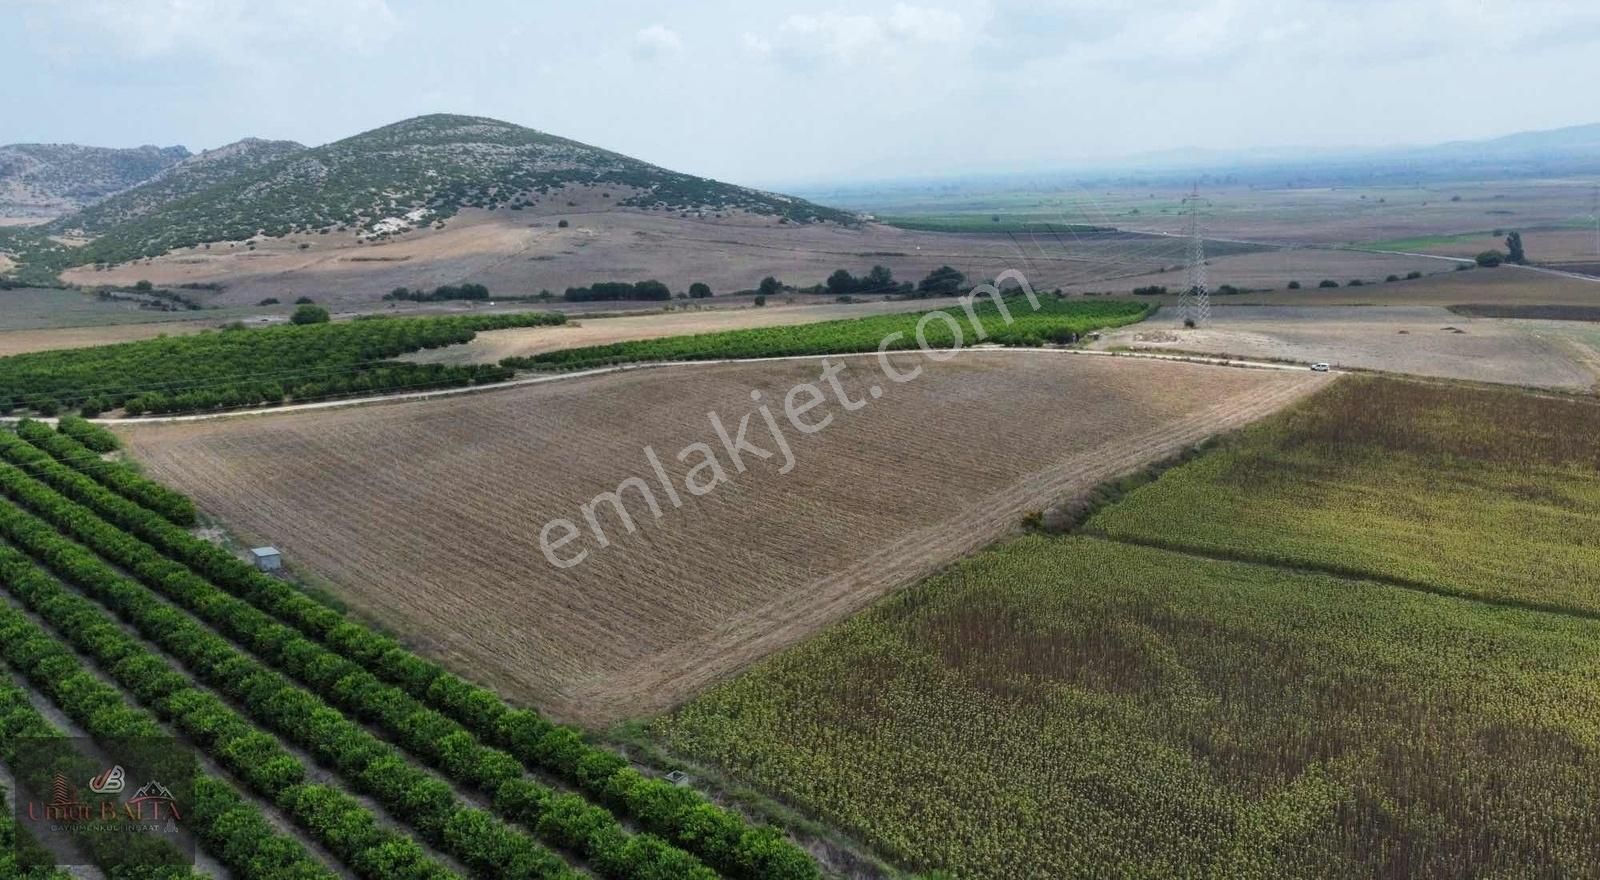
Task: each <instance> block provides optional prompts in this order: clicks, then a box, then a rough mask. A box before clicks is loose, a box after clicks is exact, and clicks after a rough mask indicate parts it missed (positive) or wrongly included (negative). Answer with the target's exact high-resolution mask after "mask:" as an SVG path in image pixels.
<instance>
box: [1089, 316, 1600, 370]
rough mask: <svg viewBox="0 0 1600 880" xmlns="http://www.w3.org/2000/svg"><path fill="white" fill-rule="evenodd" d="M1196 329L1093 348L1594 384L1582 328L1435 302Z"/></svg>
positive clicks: (1148, 327) (1148, 332) (1127, 333)
mask: <svg viewBox="0 0 1600 880" xmlns="http://www.w3.org/2000/svg"><path fill="white" fill-rule="evenodd" d="M1211 314H1212V321H1211V323H1210V324H1208V325H1207V326H1205V327H1200V328H1197V329H1192V328H1184V327H1180V326H1177V325H1176V323H1175V322H1176V315H1177V312H1176V311H1163V312H1162V315H1165V316H1167V317H1168V318H1171V319H1172V320H1168V321H1163V320H1161V319H1160V318H1157V319H1156V320H1154V321H1149V322H1146V323H1144V324H1139V325H1135V326H1130V327H1124V328H1121V329H1119V330H1115V331H1112V332H1111V333H1108V334H1106V336H1105V338H1104V339H1102V340H1101V341H1100V342H1099V343H1098V345H1099V346H1101V347H1106V348H1114V347H1128V348H1133V349H1136V350H1151V351H1161V350H1170V351H1191V352H1203V353H1206V354H1216V355H1231V356H1234V357H1239V358H1272V359H1280V360H1292V361H1301V362H1310V363H1315V362H1318V361H1326V362H1328V363H1331V364H1334V365H1335V366H1342V367H1353V368H1359V369H1367V370H1382V371H1386V372H1395V373H1410V374H1414V375H1420V376H1434V377H1439V378H1449V379H1466V380H1471V381H1477V382H1497V383H1502V384H1509V385H1534V386H1543V387H1549V388H1565V389H1572V390H1587V389H1589V388H1591V387H1593V386H1594V385H1595V383H1596V382H1600V371H1597V370H1596V360H1595V353H1594V352H1593V351H1592V350H1590V349H1589V347H1588V346H1587V344H1586V343H1585V341H1584V339H1585V326H1584V325H1582V324H1572V325H1571V326H1567V324H1569V323H1571V322H1556V321H1521V320H1504V319H1498V318H1474V317H1472V316H1470V315H1461V314H1456V313H1454V312H1451V311H1449V310H1447V309H1443V308H1439V307H1437V306H1384V307H1355V306H1304V307H1302V306H1276V305H1266V306H1228V305H1217V304H1215V302H1214V303H1213V305H1212V309H1211Z"/></svg>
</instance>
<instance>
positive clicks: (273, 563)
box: [250, 547, 283, 571]
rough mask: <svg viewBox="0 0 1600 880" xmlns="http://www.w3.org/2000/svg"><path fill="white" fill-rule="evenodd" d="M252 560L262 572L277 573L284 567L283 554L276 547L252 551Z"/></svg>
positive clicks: (259, 548)
mask: <svg viewBox="0 0 1600 880" xmlns="http://www.w3.org/2000/svg"><path fill="white" fill-rule="evenodd" d="M250 558H251V559H252V560H254V561H255V564H256V568H259V569H261V570H262V571H277V570H278V569H280V568H282V567H283V554H281V553H279V552H278V548H276V547H257V548H255V549H254V550H251V551H250Z"/></svg>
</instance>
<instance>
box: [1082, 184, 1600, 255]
mask: <svg viewBox="0 0 1600 880" xmlns="http://www.w3.org/2000/svg"><path fill="white" fill-rule="evenodd" d="M1201 194H1202V196H1204V197H1205V199H1206V200H1207V201H1208V202H1209V207H1208V209H1207V214H1206V218H1205V229H1206V233H1207V234H1208V235H1214V236H1217V237H1219V238H1244V239H1251V240H1259V241H1271V242H1280V243H1284V244H1313V245H1314V244H1324V245H1329V244H1331V245H1339V244H1360V243H1365V242H1374V241H1388V240H1393V239H1404V238H1415V237H1419V236H1435V235H1457V234H1461V233H1467V232H1490V231H1493V230H1495V229H1521V230H1547V229H1552V228H1559V227H1562V226H1566V225H1570V224H1575V223H1578V222H1581V221H1582V220H1583V219H1584V218H1586V217H1588V216H1590V215H1591V213H1592V212H1593V204H1594V202H1593V199H1594V181H1593V180H1562V179H1550V180H1517V181H1488V182H1481V183H1473V182H1461V183H1429V184H1427V185H1425V186H1341V187H1320V188H1302V187H1295V188H1284V189H1257V188H1252V187H1237V186H1236V187H1221V188H1202V193H1201ZM1152 195H1154V197H1155V199H1156V200H1158V201H1157V202H1155V204H1166V205H1170V206H1173V209H1172V210H1171V211H1170V212H1169V213H1166V214H1161V213H1157V212H1155V211H1154V210H1152V209H1151V204H1152V202H1151V201H1150V199H1151V196H1152ZM1183 195H1184V193H1182V192H1175V191H1174V192H1156V193H1153V194H1152V193H1151V192H1150V191H1148V190H1144V189H1137V190H1135V189H1124V190H1118V191H1113V192H1109V193H1105V194H1103V195H1102V194H1095V195H1094V197H1093V200H1092V201H1093V202H1094V203H1095V205H1096V207H1097V210H1096V211H1095V212H1094V214H1095V216H1101V217H1103V218H1104V222H1107V223H1111V224H1114V225H1117V226H1119V227H1121V228H1125V229H1148V230H1155V231H1163V232H1180V233H1181V232H1182V231H1183V230H1184V228H1185V226H1184V223H1185V218H1184V217H1183V216H1182V215H1181V211H1180V210H1179V209H1178V208H1177V207H1176V206H1177V203H1178V201H1179V200H1180V199H1181V198H1182V196H1183ZM1457 198H1459V199H1460V200H1459V201H1455V199H1457ZM1083 201H1085V202H1087V201H1088V200H1083ZM1132 208H1140V209H1142V210H1141V212H1140V214H1138V215H1136V216H1128V215H1127V214H1126V212H1127V211H1128V210H1129V209H1132ZM1546 234H1548V233H1546V232H1544V231H1539V232H1533V233H1528V237H1529V240H1530V242H1532V241H1537V240H1539V239H1540V238H1542V237H1543V236H1545V235H1546ZM1593 244H1594V233H1593V229H1592V227H1591V229H1590V233H1589V246H1590V252H1591V253H1592V252H1593ZM1501 246H1503V243H1502V245H1501ZM1478 250H1483V248H1479V249H1478ZM1535 250H1536V248H1534V247H1530V248H1529V255H1530V256H1534V257H1535V258H1541V259H1542V258H1543V257H1540V256H1537V255H1535V253H1534V251H1535ZM1477 252H1478V251H1473V252H1472V253H1473V254H1476V253H1477ZM1464 256H1471V254H1464Z"/></svg>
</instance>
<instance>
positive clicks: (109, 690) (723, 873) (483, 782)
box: [0, 421, 820, 880]
mask: <svg viewBox="0 0 1600 880" xmlns="http://www.w3.org/2000/svg"><path fill="white" fill-rule="evenodd" d="M20 431H21V433H20V434H11V433H0V539H3V542H4V543H3V544H0V734H3V736H0V760H5V761H6V762H7V763H8V765H9V766H12V767H15V766H17V765H16V764H14V763H13V759H14V758H15V757H16V756H15V755H12V754H9V749H11V748H12V744H13V743H14V741H15V738H16V737H18V736H23V735H26V736H30V737H32V736H56V735H59V734H60V733H62V731H60V730H58V729H56V728H54V727H53V726H52V725H51V723H50V722H49V721H48V720H47V719H44V718H43V717H42V716H40V715H39V714H38V713H37V712H36V711H35V710H34V709H33V708H32V706H31V704H30V702H29V700H28V698H27V695H26V694H24V693H23V692H21V691H20V690H15V691H13V690H7V689H6V686H7V683H8V682H9V680H10V677H11V675H12V674H14V675H16V676H18V677H19V680H24V681H26V682H27V684H28V686H29V687H31V688H32V689H33V690H34V691H35V692H37V693H38V694H39V695H40V696H41V698H42V699H45V700H48V701H49V702H50V703H52V704H53V705H54V706H55V707H56V708H57V709H59V710H60V711H61V713H63V714H64V715H65V716H66V717H67V718H70V719H71V720H72V721H73V722H74V723H76V724H77V725H78V726H80V727H81V728H82V729H83V730H84V731H85V732H86V733H87V734H88V735H89V736H90V737H92V738H93V739H95V740H96V741H97V743H99V744H100V745H101V746H104V745H105V744H106V743H109V742H114V741H116V740H117V739H118V738H123V737H129V736H142V737H148V736H153V735H162V734H165V735H170V736H181V737H183V740H182V743H183V744H182V746H180V748H183V749H187V750H192V751H193V753H194V754H195V755H196V756H199V755H204V756H205V757H207V758H209V759H210V760H211V761H212V762H214V764H215V766H216V767H217V768H219V770H220V772H219V773H217V774H215V775H212V774H200V775H198V776H197V777H196V779H195V786H194V792H195V793H194V801H193V802H192V803H185V804H184V805H183V807H184V809H185V811H186V813H187V814H188V824H189V826H190V827H191V828H193V829H194V830H195V831H196V835H197V837H198V841H199V845H200V847H201V848H202V849H204V850H205V851H206V852H207V853H208V854H209V855H211V856H212V857H213V858H215V859H216V860H217V861H218V862H219V863H221V864H222V865H223V866H224V867H226V868H227V869H228V870H229V872H230V876H232V877H234V878H236V880H325V878H326V880H332V878H334V877H338V876H346V877H356V878H361V880H380V878H382V880H391V878H407V880H447V878H456V877H473V878H480V880H499V878H507V880H513V878H514V880H536V878H563V880H565V878H577V877H600V878H609V880H657V878H669V877H670V878H691V880H714V878H717V877H724V878H736V880H774V878H776V880H785V878H792V880H812V878H818V877H820V870H819V868H818V867H817V865H816V864H815V863H814V862H813V861H812V860H811V858H810V857H809V856H807V855H806V853H805V852H804V851H803V850H802V849H801V848H800V847H799V846H798V845H797V844H795V843H794V842H792V841H791V840H790V839H789V838H788V837H787V836H786V835H785V834H784V833H783V832H782V831H780V830H778V829H776V828H774V827H771V826H767V825H758V824H753V823H751V822H749V821H747V820H746V819H745V818H744V817H743V816H742V815H740V814H739V813H736V812H733V811H730V810H727V809H725V808H722V807H719V806H716V805H714V804H712V803H710V802H709V801H708V800H707V799H706V797H705V796H704V795H702V794H701V793H700V792H698V791H696V790H694V789H692V788H685V787H680V786H676V785H673V784H671V783H670V782H667V781H666V780H663V779H659V778H653V777H649V776H646V775H644V774H641V773H640V772H639V771H637V770H636V769H634V767H633V766H632V765H631V764H630V763H629V762H628V761H627V760H626V759H625V758H623V757H622V756H621V755H619V754H616V753H614V752H611V751H608V750H606V749H604V748H602V747H599V746H596V745H593V744H591V743H590V742H588V741H586V740H585V738H584V737H583V736H582V735H581V734H580V733H579V732H578V731H576V730H574V729H572V728H568V727H564V726H560V725H556V724H553V723H551V722H549V721H547V720H546V719H544V718H542V717H541V716H540V715H538V714H537V713H536V712H533V711H530V710H526V709H516V708H513V707H512V706H510V705H508V704H506V703H505V702H504V701H503V700H501V699H500V697H498V696H497V695H496V694H494V693H493V692H491V691H488V690H486V689H484V688H481V687H478V686H476V685H473V684H471V683H469V682H467V681H465V680H463V679H461V678H459V677H457V676H456V675H454V674H452V673H450V672H447V671H446V670H444V669H443V668H442V667H440V666H439V665H437V664H435V663H433V662H431V661H428V660H425V659H423V658H421V657H419V656H417V655H416V654H413V653H411V652H410V651H409V650H408V649H406V648H405V647H403V646H402V645H401V644H400V643H399V642H397V641H395V640H394V639H392V638H390V637H388V636H385V635H382V634H380V633H378V632H375V631H373V630H371V629H369V628H368V627H366V626H365V625H363V624H361V623H359V622H357V621H354V620H351V619H349V618H347V617H345V616H344V615H343V614H342V613H341V612H339V611H338V610H336V609H334V608H332V607H329V606H328V605H325V604H323V603H322V602H320V601H319V600H317V599H315V598H313V597H311V596H309V595H307V594H305V593H302V592H300V591H299V590H297V589H296V588H295V587H293V586H291V585H290V584H289V583H288V582H286V581H283V580H279V579H277V578H274V577H271V576H268V575H265V574H262V573H260V572H257V571H256V570H255V569H254V568H252V567H251V566H250V565H248V564H247V563H245V562H243V561H241V560H239V559H237V558H236V557H234V556H233V555H232V554H231V553H230V552H228V551H227V550H225V549H223V548H221V547H219V546H217V545H215V544H212V543H210V542H208V541H206V540H203V539H201V538H199V537H196V536H195V535H194V534H192V533H191V532H190V531H188V530H187V529H186V528H184V527H183V525H182V524H180V523H187V522H188V521H190V520H191V519H192V517H193V510H192V507H191V506H189V505H188V504H187V499H183V498H182V497H181V496H177V495H176V494H175V493H173V492H172V491H171V490H169V489H166V488H164V487H161V486H158V485H156V484H154V483H153V482H152V481H150V480H148V478H145V477H143V476H142V475H140V474H139V473H137V472H136V471H134V470H132V469H130V468H128V467H126V466H125V465H123V464H121V463H118V462H114V461H107V460H105V459H102V458H101V457H100V455H99V454H98V453H97V452H96V451H95V449H93V448H91V447H90V446H86V445H84V444H83V443H82V442H81V441H80V439H79V438H82V439H83V440H87V441H89V442H90V443H93V444H95V445H96V446H105V445H106V444H107V443H109V442H110V438H107V437H104V436H101V434H99V433H97V432H95V431H94V430H93V429H92V428H87V429H86V427H85V426H84V425H83V424H82V423H77V422H70V421H69V422H68V427H67V428H66V429H65V431H64V432H62V433H54V432H51V431H49V430H48V429H46V428H44V427H43V426H41V425H39V424H37V423H26V422H25V423H23V424H22V425H21V427H20ZM146 505H149V506H146ZM311 762H314V766H313V765H312V763H311ZM73 775H74V776H77V777H78V778H88V775H89V771H88V770H85V771H83V772H82V773H79V772H78V771H76V770H74V771H73ZM37 781H38V780H35V782H37ZM245 793H248V794H249V795H252V796H253V798H247V797H246V796H245ZM269 811H270V813H271V814H272V816H271V818H269ZM19 830H22V829H18V828H16V827H14V826H12V825H11V824H9V823H0V837H7V836H15V835H16V834H17V833H18V832H19ZM91 842H92V841H91ZM311 843H315V844H317V847H316V851H315V852H313V849H312V848H311V847H309V846H308V844H311ZM119 849H120V848H118V847H109V848H108V847H100V848H98V849H96V851H94V852H92V853H90V855H91V856H92V857H93V859H94V864H97V865H100V866H102V867H104V868H106V869H107V870H106V875H107V876H108V877H110V878H112V880H123V878H127V880H154V878H158V877H159V878H162V880H177V878H187V877H189V876H191V874H192V872H191V871H190V870H189V869H187V868H182V869H179V870H177V871H174V872H171V873H166V874H155V873H150V872H144V873H138V872H133V873H130V872H129V871H128V870H126V869H123V868H120V867H117V865H116V864H115V862H116V859H117V858H119V857H120V856H119V852H118V850H119ZM29 864H30V865H31V863H29ZM8 867H10V866H8V865H7V863H6V862H4V861H0V868H8ZM30 870H31V868H30ZM6 876H11V874H9V873H8V874H7V875H6ZM30 876H38V877H40V878H44V877H47V876H54V875H51V874H49V873H48V872H43V871H40V872H34V873H33V874H31V875H30Z"/></svg>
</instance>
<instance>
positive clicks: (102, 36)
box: [0, 0, 1600, 185]
mask: <svg viewBox="0 0 1600 880" xmlns="http://www.w3.org/2000/svg"><path fill="white" fill-rule="evenodd" d="M0 18H3V19H4V21H5V25H4V27H3V28H0V83H4V85H0V143H9V142H15V141H71V142H78V143H89V144H98V145H106V146H132V145H138V144H143V143H157V144H162V145H167V144H174V143H181V144H183V145H185V146H188V147H190V148H191V149H199V148H203V147H211V146H218V145H220V144H223V143H226V142H229V141H232V140H236V139H238V138H240V137H244V136H252V135H253V136H259V137H271V138H289V139H293V140H298V141H301V142H303V143H307V144H313V145H314V144H319V143H324V142H326V141H329V140H336V139H338V138H341V137H344V136H347V135H350V134H354V133H356V132H358V131H362V130H364V129H367V128H372V127H374V126H378V125H382V124H384V123H388V122H393V121H395V120H397V119H401V118H404V117H407V116H415V115H418V114H421V113H432V112H456V113H469V114H478V115H485V116H494V117H498V118H501V119H506V120H509V121H512V122H516V123H519V124H522V125H528V126H532V127H534V128H538V129H542V130H545V131H549V132H552V133H555V134H560V135H565V136H567V137H572V138H576V139H578V140H582V141H586V142H589V143H592V144H596V145H598V146H603V147H607V148H610V149H614V150H618V151H621V152H624V153H629V154H631V155H634V156H638V157H640V158H642V159H646V160H649V161H652V162H655V163H657V164H660V165H665V166H667V167H671V168H676V169H679V170H683V171H689V172H694V173H698V174H706V175H710V176H714V177H719V178H722V179H725V180H732V181H736V182H740V183H749V184H756V185H779V184H783V183H793V182H812V181H821V180H828V179H852V178H863V177H867V178H871V177H893V176H900V175H922V174H935V173H941V172H960V171H995V170H1006V169H1017V170H1035V169H1041V168H1048V167H1051V166H1063V165H1068V164H1070V163H1071V162H1073V161H1074V160H1086V159H1087V160H1100V159H1111V158H1115V157H1117V156H1121V155H1128V154H1131V153H1143V152H1151V151H1165V150H1170V149H1174V148H1178V147H1186V146H1201V147H1209V148H1223V149H1232V148H1243V147H1255V146H1281V145H1298V144H1326V145H1357V146H1364V145H1382V144H1394V143H1428V142H1434V141H1440V140H1450V139H1456V138H1466V137H1478V136H1489V135H1498V134H1504V133H1509V132H1512V131H1517V130H1523V129H1533V128H1554V127H1559V126H1564V125H1575V124H1582V123H1589V122H1600V99H1597V97H1596V91H1595V88H1596V86H1595V84H1596V83H1597V82H1600V3H1597V2H1595V0H1522V2H1512V0H1299V2H1295V0H1038V2H1018V0H987V2H985V0H917V2H873V0H851V2H848V3H846V2H833V0H781V2H767V3H752V2H680V3H663V2H660V0H652V2H632V0H622V2H567V3H558V2H550V0H482V2H480V0H449V2H442V0H441V2H432V0H250V2H236V0H0Z"/></svg>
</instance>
